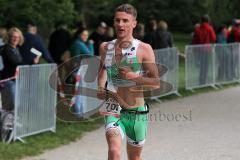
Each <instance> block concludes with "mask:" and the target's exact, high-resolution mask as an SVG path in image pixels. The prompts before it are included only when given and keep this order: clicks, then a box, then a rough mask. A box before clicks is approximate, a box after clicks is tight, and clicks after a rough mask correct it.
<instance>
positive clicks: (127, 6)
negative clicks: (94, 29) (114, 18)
mask: <svg viewBox="0 0 240 160" xmlns="http://www.w3.org/2000/svg"><path fill="white" fill-rule="evenodd" d="M116 12H126V13H128V14H131V15H132V16H133V17H134V18H135V19H137V10H136V8H135V7H133V6H132V5H131V4H128V3H125V4H121V5H120V6H118V7H117V8H116V10H115V13H116Z"/></svg>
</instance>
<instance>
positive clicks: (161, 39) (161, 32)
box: [154, 21, 173, 49]
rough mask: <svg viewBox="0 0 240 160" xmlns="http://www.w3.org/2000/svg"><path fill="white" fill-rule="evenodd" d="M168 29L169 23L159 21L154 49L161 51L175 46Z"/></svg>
mask: <svg viewBox="0 0 240 160" xmlns="http://www.w3.org/2000/svg"><path fill="white" fill-rule="evenodd" d="M167 29H168V25H167V23H166V22H165V21H159V23H158V28H157V31H156V40H155V41H154V42H155V44H154V46H155V48H154V49H161V48H167V47H172V46H173V37H172V34H171V33H170V32H169V31H168V30H167Z"/></svg>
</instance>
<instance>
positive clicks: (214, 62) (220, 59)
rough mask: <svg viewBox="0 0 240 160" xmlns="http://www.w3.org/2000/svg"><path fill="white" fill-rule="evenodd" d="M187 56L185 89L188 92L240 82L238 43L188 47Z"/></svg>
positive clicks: (186, 49)
mask: <svg viewBox="0 0 240 160" xmlns="http://www.w3.org/2000/svg"><path fill="white" fill-rule="evenodd" d="M185 55H186V59H185V83H186V85H185V87H186V89H188V90H192V89H195V88H201V87H206V86H212V87H215V85H221V84H225V83H232V82H237V81H239V80H240V77H239V66H240V64H239V62H240V61H239V56H240V55H239V44H238V43H233V44H214V45H210V44H207V45H188V46H186V48H185Z"/></svg>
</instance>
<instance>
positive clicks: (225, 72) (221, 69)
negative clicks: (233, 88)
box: [215, 24, 231, 81]
mask: <svg viewBox="0 0 240 160" xmlns="http://www.w3.org/2000/svg"><path fill="white" fill-rule="evenodd" d="M226 31H227V28H226V25H223V24H222V25H221V26H220V27H219V28H218V29H217V40H216V43H218V44H222V45H220V46H219V45H217V46H216V48H215V50H216V57H217V59H218V73H217V79H218V80H219V81H222V80H225V79H228V80H229V79H230V78H231V77H230V72H229V71H230V64H231V62H230V60H231V59H230V58H231V55H230V52H229V48H228V46H225V45H224V44H226V43H227V32H226Z"/></svg>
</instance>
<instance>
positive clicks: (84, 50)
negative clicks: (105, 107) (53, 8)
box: [70, 28, 94, 116]
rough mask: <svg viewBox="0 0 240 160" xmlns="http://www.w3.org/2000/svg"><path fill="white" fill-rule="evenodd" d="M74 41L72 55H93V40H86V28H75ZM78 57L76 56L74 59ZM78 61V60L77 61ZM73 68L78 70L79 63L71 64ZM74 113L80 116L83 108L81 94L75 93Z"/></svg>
mask: <svg viewBox="0 0 240 160" xmlns="http://www.w3.org/2000/svg"><path fill="white" fill-rule="evenodd" d="M74 37H75V38H74V42H73V44H72V45H71V47H70V51H71V55H72V57H75V56H80V55H89V56H93V55H94V48H93V41H92V40H88V30H87V29H86V28H82V29H81V28H80V29H78V30H77V32H76V33H75V35H74ZM77 58H79V57H76V60H77ZM81 59H82V57H80V60H81ZM77 63H80V62H77ZM73 65H74V68H77V69H78V70H80V69H81V68H79V67H78V66H80V65H79V64H73ZM73 74H74V75H73V77H76V75H75V74H76V72H75V73H73ZM79 83H80V86H81V81H80V82H79ZM73 109H74V112H75V115H76V116H81V114H80V113H82V109H83V104H82V96H81V95H76V103H75V105H74V107H73Z"/></svg>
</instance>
